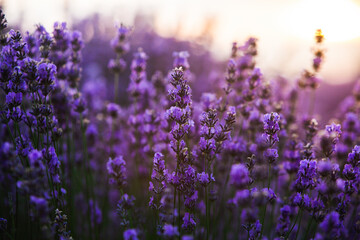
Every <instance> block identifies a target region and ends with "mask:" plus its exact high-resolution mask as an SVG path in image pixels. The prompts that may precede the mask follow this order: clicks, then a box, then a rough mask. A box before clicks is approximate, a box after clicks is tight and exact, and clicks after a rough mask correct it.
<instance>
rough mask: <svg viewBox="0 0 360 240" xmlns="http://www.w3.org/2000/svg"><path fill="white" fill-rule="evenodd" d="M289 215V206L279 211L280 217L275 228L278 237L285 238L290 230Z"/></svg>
mask: <svg viewBox="0 0 360 240" xmlns="http://www.w3.org/2000/svg"><path fill="white" fill-rule="evenodd" d="M290 214H291V209H290V206H289V205H285V206H284V207H282V208H281V209H280V216H279V219H278V224H277V226H276V232H277V233H278V234H279V236H286V234H287V233H288V232H289V230H290Z"/></svg>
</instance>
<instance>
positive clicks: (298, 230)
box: [295, 209, 303, 240]
mask: <svg viewBox="0 0 360 240" xmlns="http://www.w3.org/2000/svg"><path fill="white" fill-rule="evenodd" d="M302 215H303V211H302V210H301V209H300V220H299V224H298V229H297V231H296V237H295V240H296V239H297V238H298V235H299V232H300V228H301V220H302Z"/></svg>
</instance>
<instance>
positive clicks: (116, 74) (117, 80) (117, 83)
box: [114, 73, 119, 103]
mask: <svg viewBox="0 0 360 240" xmlns="http://www.w3.org/2000/svg"><path fill="white" fill-rule="evenodd" d="M118 91H119V74H118V73H115V75H114V102H115V103H118Z"/></svg>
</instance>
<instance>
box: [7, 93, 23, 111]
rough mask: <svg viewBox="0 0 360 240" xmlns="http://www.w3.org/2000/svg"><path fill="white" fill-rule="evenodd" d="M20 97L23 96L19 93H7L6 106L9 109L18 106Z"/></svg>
mask: <svg viewBox="0 0 360 240" xmlns="http://www.w3.org/2000/svg"><path fill="white" fill-rule="evenodd" d="M22 95H23V94H22V93H21V92H17V93H15V92H9V93H8V94H7V95H6V104H7V105H8V106H9V108H13V107H17V106H20V105H21V102H22Z"/></svg>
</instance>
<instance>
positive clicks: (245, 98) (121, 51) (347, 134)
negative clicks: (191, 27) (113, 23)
mask: <svg viewBox="0 0 360 240" xmlns="http://www.w3.org/2000/svg"><path fill="white" fill-rule="evenodd" d="M87 24H88V23H87V22H83V23H81V24H79V25H78V26H77V29H80V30H83V31H82V32H84V29H86V27H84V26H86V25H87ZM95 26H96V25H95ZM135 27H136V26H135ZM0 31H1V32H0V44H1V46H0V48H1V57H0V81H1V82H0V84H1V89H2V92H1V94H0V98H1V114H0V116H1V127H0V136H1V145H0V156H1V164H0V176H1V192H0V199H1V204H0V236H1V237H2V239H125V240H130V239H132V240H135V239H184V240H185V239H358V238H359V237H360V236H359V232H360V224H359V223H360V209H359V208H358V206H359V187H360V186H359V183H360V182H359V181H360V172H359V167H360V166H359V164H360V147H359V145H358V144H359V140H360V138H359V136H360V121H359V109H360V107H359V106H360V87H359V86H357V87H355V88H354V91H353V95H351V96H348V97H347V98H346V99H345V100H344V104H342V105H341V108H340V109H337V110H336V111H337V112H338V115H337V116H329V118H330V117H338V118H337V119H333V120H331V121H330V122H326V121H327V118H325V117H324V116H323V119H321V122H320V123H318V121H317V119H316V117H315V116H316V115H315V113H316V112H317V111H316V110H317V108H321V105H319V101H318V100H317V98H316V92H317V90H316V89H317V87H318V86H319V85H321V84H322V83H321V82H320V79H319V77H318V72H319V71H320V70H321V66H322V64H323V60H324V47H323V41H324V36H323V35H322V33H321V30H318V31H317V32H316V34H315V46H314V48H313V51H314V60H313V62H312V68H311V69H308V70H304V71H303V73H302V75H301V78H299V79H298V80H297V84H296V86H291V84H289V83H287V82H286V81H284V80H281V81H269V80H268V79H267V78H266V77H265V76H264V75H263V73H262V72H261V69H259V68H258V67H257V65H256V55H257V39H256V38H249V39H248V40H247V41H246V42H245V43H244V44H237V43H234V45H233V47H232V50H231V56H230V59H229V61H228V63H227V65H223V64H219V63H217V62H216V61H214V60H213V59H212V58H211V56H210V54H209V53H208V52H207V51H206V49H201V47H200V48H198V50H197V54H195V55H194V56H191V57H190V54H189V53H188V51H189V52H191V53H192V52H194V51H193V50H194V48H193V46H192V45H191V44H190V43H187V42H177V41H175V40H174V39H164V38H160V37H159V36H157V35H156V34H155V33H152V32H151V31H143V32H142V31H134V30H133V29H132V28H129V27H127V26H124V25H120V26H118V27H117V28H116V29H115V36H114V37H113V39H112V40H110V39H106V37H105V38H104V37H102V36H101V35H100V34H98V33H97V30H96V27H95V28H94V29H93V31H94V32H93V34H94V37H93V38H92V40H91V41H90V42H88V43H87V44H84V40H83V37H82V33H81V31H71V30H69V29H68V28H67V26H66V24H65V23H55V24H54V28H53V29H52V30H51V31H47V30H46V29H45V28H44V27H43V26H41V25H38V26H37V27H36V30H35V31H34V32H32V33H29V32H26V33H23V34H22V33H20V32H19V31H15V30H10V31H8V29H7V22H6V19H5V16H4V14H3V12H1V16H0ZM141 47H142V48H141ZM198 47H199V46H198ZM173 49H174V50H177V52H174V53H172V52H171V51H172V50H173ZM199 49H200V50H199ZM169 50H170V52H169ZM183 50H188V51H183ZM328 97H329V96H328ZM319 106H320V107H319ZM320 111H321V109H320ZM320 111H319V112H320ZM326 117H328V116H326ZM323 122H324V123H323Z"/></svg>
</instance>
